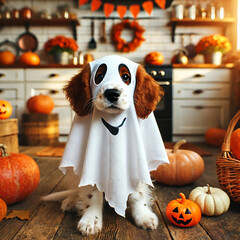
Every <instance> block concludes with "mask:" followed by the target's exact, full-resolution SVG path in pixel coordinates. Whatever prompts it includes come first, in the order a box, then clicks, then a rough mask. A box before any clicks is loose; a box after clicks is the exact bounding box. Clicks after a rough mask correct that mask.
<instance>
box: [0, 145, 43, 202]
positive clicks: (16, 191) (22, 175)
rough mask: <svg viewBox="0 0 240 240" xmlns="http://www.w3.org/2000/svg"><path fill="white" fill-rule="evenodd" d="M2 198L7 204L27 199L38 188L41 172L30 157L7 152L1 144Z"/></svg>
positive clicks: (0, 188)
mask: <svg viewBox="0 0 240 240" xmlns="http://www.w3.org/2000/svg"><path fill="white" fill-rule="evenodd" d="M0 150H1V152H2V154H1V156H0V198H2V199H3V200H4V201H5V202H6V204H12V203H15V202H19V201H21V200H23V199H25V198H26V197H27V196H28V195H29V194H30V193H32V192H33V190H34V189H35V188H36V187H37V185H38V183H39V179H40V172H39V168H38V165H37V164H36V162H35V161H34V160H33V159H32V158H31V157H29V156H27V155H25V154H20V153H10V154H8V153H7V151H6V146H5V145H3V144H0Z"/></svg>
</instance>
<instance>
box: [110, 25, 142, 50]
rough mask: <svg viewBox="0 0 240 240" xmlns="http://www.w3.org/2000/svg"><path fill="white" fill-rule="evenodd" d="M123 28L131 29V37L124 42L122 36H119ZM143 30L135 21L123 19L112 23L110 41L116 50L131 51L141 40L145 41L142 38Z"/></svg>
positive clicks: (139, 44)
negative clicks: (130, 39)
mask: <svg viewBox="0 0 240 240" xmlns="http://www.w3.org/2000/svg"><path fill="white" fill-rule="evenodd" d="M124 29H131V30H132V31H133V39H132V41H131V42H126V41H125V40H124V39H123V38H121V34H122V31H123V30H124ZM144 31H145V29H144V28H143V27H142V26H140V25H139V24H138V23H137V22H136V21H132V22H130V21H129V20H124V21H122V22H120V23H117V24H114V25H113V27H112V41H113V43H114V45H115V47H116V49H117V50H118V51H120V52H133V51H135V50H136V48H138V47H139V46H141V44H142V42H143V41H145V39H144V38H143V33H144Z"/></svg>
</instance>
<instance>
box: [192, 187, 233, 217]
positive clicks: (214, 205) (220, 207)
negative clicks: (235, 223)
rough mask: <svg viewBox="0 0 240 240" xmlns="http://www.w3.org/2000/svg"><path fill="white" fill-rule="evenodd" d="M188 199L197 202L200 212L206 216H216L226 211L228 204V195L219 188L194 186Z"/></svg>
mask: <svg viewBox="0 0 240 240" xmlns="http://www.w3.org/2000/svg"><path fill="white" fill-rule="evenodd" d="M189 199H190V200H192V201H193V202H195V203H196V204H198V206H199V207H200V209H201V212H202V214H205V215H207V216H217V215H221V214H222V213H224V212H226V211H227V210H228V208H229V205H230V199H229V197H228V195H227V194H226V193H225V192H224V191H223V190H222V189H220V188H213V187H210V186H209V184H207V186H204V187H196V188H194V189H193V190H192V191H191V193H190V195H189Z"/></svg>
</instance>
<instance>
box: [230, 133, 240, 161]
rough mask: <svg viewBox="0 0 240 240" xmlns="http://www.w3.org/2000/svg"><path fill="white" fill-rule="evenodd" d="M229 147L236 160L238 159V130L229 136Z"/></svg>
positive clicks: (239, 143) (239, 146)
mask: <svg viewBox="0 0 240 240" xmlns="http://www.w3.org/2000/svg"><path fill="white" fill-rule="evenodd" d="M230 146H231V150H232V152H233V154H234V155H235V156H236V158H237V159H240V128H238V129H236V130H234V131H233V133H232V135H231V140H230Z"/></svg>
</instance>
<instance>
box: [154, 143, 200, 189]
mask: <svg viewBox="0 0 240 240" xmlns="http://www.w3.org/2000/svg"><path fill="white" fill-rule="evenodd" d="M184 143H186V140H184V139H182V140H180V141H179V142H177V143H176V144H175V145H174V147H173V150H172V149H166V151H167V155H168V158H169V162H170V164H164V165H160V166H159V167H158V168H157V170H155V171H152V172H151V177H152V178H153V179H155V180H157V181H159V182H160V183H164V184H167V185H171V186H182V185H186V184H189V183H192V182H194V181H195V180H196V179H198V178H199V177H200V176H201V175H202V173H203V171H204V161H203V159H202V157H201V156H200V155H199V154H198V153H196V152H193V151H190V150H185V149H179V147H180V146H181V145H182V144H184Z"/></svg>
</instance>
